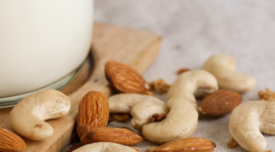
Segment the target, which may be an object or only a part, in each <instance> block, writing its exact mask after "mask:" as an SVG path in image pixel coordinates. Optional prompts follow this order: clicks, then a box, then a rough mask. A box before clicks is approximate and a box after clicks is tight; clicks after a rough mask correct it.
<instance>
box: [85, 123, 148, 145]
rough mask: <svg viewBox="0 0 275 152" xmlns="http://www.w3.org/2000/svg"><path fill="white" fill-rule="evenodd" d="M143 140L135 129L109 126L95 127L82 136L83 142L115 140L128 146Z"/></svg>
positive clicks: (114, 141)
mask: <svg viewBox="0 0 275 152" xmlns="http://www.w3.org/2000/svg"><path fill="white" fill-rule="evenodd" d="M142 141H143V139H142V138H141V137H140V136H139V135H138V134H136V133H135V132H133V131H130V130H128V129H121V128H109V127H108V128H97V129H93V130H91V131H90V132H88V133H86V134H85V135H84V136H83V137H82V138H81V142H82V143H83V144H90V143H94V142H113V143H118V144H122V145H126V146H134V145H136V144H138V143H140V142H142Z"/></svg>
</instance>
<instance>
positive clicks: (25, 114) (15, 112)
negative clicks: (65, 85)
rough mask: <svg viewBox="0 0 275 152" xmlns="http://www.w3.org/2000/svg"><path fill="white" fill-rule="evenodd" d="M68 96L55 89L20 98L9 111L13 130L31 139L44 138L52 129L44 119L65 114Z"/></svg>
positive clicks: (68, 104) (48, 135)
mask: <svg viewBox="0 0 275 152" xmlns="http://www.w3.org/2000/svg"><path fill="white" fill-rule="evenodd" d="M70 107H71V102H70V98H69V97H67V96H66V95H64V94H63V93H61V92H59V91H56V90H43V91H40V92H37V93H34V94H31V95H29V96H27V97H25V98H24V99H22V100H21V101H20V102H19V103H18V104H17V105H16V106H15V107H14V108H13V109H12V111H11V113H10V122H11V126H12V128H13V129H14V131H15V132H17V133H18V134H20V135H22V136H24V137H26V138H29V139H32V140H44V139H46V138H48V137H50V136H51V135H52V134H53V132H54V130H53V128H52V127H51V125H50V124H48V123H46V122H44V120H49V119H54V118H59V117H62V116H64V115H66V114H67V113H68V112H69V110H70Z"/></svg>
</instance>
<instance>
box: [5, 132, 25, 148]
mask: <svg viewBox="0 0 275 152" xmlns="http://www.w3.org/2000/svg"><path fill="white" fill-rule="evenodd" d="M25 147H26V144H25V142H24V140H23V139H22V138H20V137H19V136H17V135H16V134H14V133H13V132H10V131H8V130H6V129H3V128H0V151H3V152H15V151H20V150H23V149H24V148H25Z"/></svg>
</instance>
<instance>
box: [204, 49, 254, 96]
mask: <svg viewBox="0 0 275 152" xmlns="http://www.w3.org/2000/svg"><path fill="white" fill-rule="evenodd" d="M235 62H236V61H235V58H233V57H231V56H228V55H222V54H217V55H213V56H211V57H210V58H209V59H208V60H207V61H206V62H205V63H204V65H203V69H204V70H206V71H209V72H210V73H212V74H213V75H214V76H215V77H216V78H217V80H218V83H219V86H220V88H224V89H229V90H234V91H237V92H240V93H244V92H248V91H251V90H253V89H254V88H255V83H256V81H255V79H254V78H253V77H251V76H248V75H244V74H240V73H237V72H236V63H235Z"/></svg>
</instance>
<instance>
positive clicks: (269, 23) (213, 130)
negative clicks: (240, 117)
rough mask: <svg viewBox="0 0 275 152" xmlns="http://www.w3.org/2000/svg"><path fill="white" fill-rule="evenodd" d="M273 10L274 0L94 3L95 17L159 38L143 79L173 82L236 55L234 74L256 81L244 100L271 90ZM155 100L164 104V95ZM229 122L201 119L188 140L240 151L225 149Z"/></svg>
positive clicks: (274, 49) (272, 139) (271, 138)
mask: <svg viewBox="0 0 275 152" xmlns="http://www.w3.org/2000/svg"><path fill="white" fill-rule="evenodd" d="M274 8H275V1H274V0H265V1H259V0H238V1H237V0H235V1H221V0H207V1H206V0H136V1H135V0H95V19H96V20H98V21H102V22H107V23H112V24H116V25H120V26H126V27H131V28H137V29H143V30H147V31H151V32H154V33H157V34H159V35H161V36H162V37H163V44H162V48H161V51H160V54H159V56H158V58H157V60H156V62H155V63H154V64H153V65H152V66H151V67H150V68H149V69H148V70H147V71H146V72H145V73H144V74H143V76H144V77H145V78H146V79H147V80H148V81H151V80H154V79H157V78H163V79H164V80H166V81H167V82H168V83H172V82H173V81H174V80H175V79H176V77H177V75H176V74H175V72H176V71H177V70H178V69H179V68H181V67H187V68H191V69H200V68H201V67H202V64H203V63H204V61H205V60H206V59H207V58H208V57H209V56H210V55H212V54H214V53H225V54H229V55H233V56H235V57H236V58H237V69H238V71H240V72H242V73H246V74H250V75H253V76H254V77H255V78H256V80H257V87H256V89H255V90H254V91H252V92H250V93H247V94H244V95H243V97H244V100H243V102H246V101H249V100H254V99H258V96H257V93H258V91H259V90H262V89H264V88H265V87H269V88H270V89H272V90H275V71H274V67H275V61H274V60H275V43H274V40H275V10H274ZM159 97H160V98H161V99H162V100H163V101H165V98H166V96H165V95H163V96H159ZM228 122H229V115H228V116H226V117H223V118H220V119H208V118H200V119H199V127H198V129H197V131H196V133H195V134H194V135H193V136H197V137H205V138H208V139H210V140H212V141H214V142H215V143H216V144H217V149H216V150H215V151H217V152H245V150H242V149H241V148H239V147H237V148H233V149H228V148H226V143H227V140H228V139H229V138H230V137H231V136H230V133H229V129H228ZM111 126H115V127H123V126H130V124H129V123H128V124H123V123H117V122H112V123H111ZM266 139H267V141H268V143H269V144H268V147H267V149H273V150H275V144H273V143H274V142H275V136H268V135H266ZM152 145H154V144H152V143H150V142H149V141H146V142H143V143H141V144H139V145H138V146H139V147H141V149H142V151H144V150H145V149H146V148H148V147H150V146H152Z"/></svg>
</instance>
